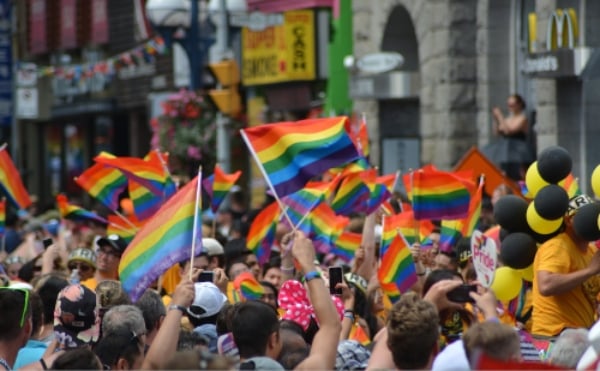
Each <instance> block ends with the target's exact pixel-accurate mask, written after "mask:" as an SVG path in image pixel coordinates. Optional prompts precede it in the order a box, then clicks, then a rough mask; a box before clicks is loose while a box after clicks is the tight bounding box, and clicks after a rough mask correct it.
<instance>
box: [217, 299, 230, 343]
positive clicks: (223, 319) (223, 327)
mask: <svg viewBox="0 0 600 371" xmlns="http://www.w3.org/2000/svg"><path fill="white" fill-rule="evenodd" d="M234 311H235V306H233V305H231V304H229V303H225V305H223V308H221V311H220V312H219V315H218V316H217V323H216V326H217V335H219V336H221V335H225V334H226V333H228V332H231V321H232V319H233V313H234Z"/></svg>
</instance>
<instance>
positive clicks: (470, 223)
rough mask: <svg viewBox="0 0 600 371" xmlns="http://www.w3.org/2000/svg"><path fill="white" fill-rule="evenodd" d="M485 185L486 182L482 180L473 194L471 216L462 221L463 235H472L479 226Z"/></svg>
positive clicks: (470, 207) (470, 206)
mask: <svg viewBox="0 0 600 371" xmlns="http://www.w3.org/2000/svg"><path fill="white" fill-rule="evenodd" d="M483 187H484V183H483V182H480V183H479V187H477V190H476V191H475V194H473V195H472V196H471V201H470V203H469V216H467V217H466V218H465V219H463V220H462V221H461V233H462V235H463V237H468V236H471V235H472V234H473V231H474V230H475V228H476V227H477V223H479V217H480V216H481V199H482V197H483Z"/></svg>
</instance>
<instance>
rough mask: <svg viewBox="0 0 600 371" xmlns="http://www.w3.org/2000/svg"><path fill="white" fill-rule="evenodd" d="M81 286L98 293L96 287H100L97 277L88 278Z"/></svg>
mask: <svg viewBox="0 0 600 371" xmlns="http://www.w3.org/2000/svg"><path fill="white" fill-rule="evenodd" d="M81 284H82V285H83V286H85V287H87V288H88V289H90V290H92V291H94V292H96V286H98V281H97V280H96V277H92V278H88V279H87V280H85V281H81Z"/></svg>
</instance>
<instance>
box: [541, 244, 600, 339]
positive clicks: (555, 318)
mask: <svg viewBox="0 0 600 371" xmlns="http://www.w3.org/2000/svg"><path fill="white" fill-rule="evenodd" d="M596 251H597V248H596V247H595V246H594V245H592V244H588V248H587V251H586V252H582V251H580V250H579V249H578V248H577V246H576V245H575V244H574V243H573V241H572V240H571V238H570V237H569V236H568V235H567V234H565V233H562V234H560V235H558V236H556V237H554V238H552V239H550V240H548V241H547V242H545V243H544V244H543V245H541V246H540V247H539V249H538V251H537V253H536V255H535V260H534V262H533V270H534V272H538V271H547V272H552V273H559V274H567V273H572V272H576V271H579V270H581V269H583V268H585V267H587V266H588V264H589V262H590V260H591V259H592V256H593V255H594V254H595V253H596ZM599 291H600V279H599V278H598V277H597V276H594V277H592V278H590V279H588V280H587V281H585V282H584V283H583V284H582V285H580V286H578V287H576V288H574V289H573V290H571V291H568V292H565V293H563V294H560V295H555V296H542V295H541V294H540V292H539V288H538V282H537V274H536V275H534V278H533V292H532V299H533V315H532V321H533V323H532V329H531V332H532V333H533V334H534V335H543V336H556V335H558V334H560V332H561V331H562V330H564V329H565V328H569V327H572V328H578V327H584V328H589V327H590V326H592V325H593V324H594V319H595V313H596V299H595V298H596V295H597V294H598V292H599Z"/></svg>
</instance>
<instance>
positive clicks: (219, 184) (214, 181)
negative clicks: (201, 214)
mask: <svg viewBox="0 0 600 371" xmlns="http://www.w3.org/2000/svg"><path fill="white" fill-rule="evenodd" d="M240 176H242V171H241V170H238V171H236V172H235V173H233V174H227V173H225V172H224V171H223V169H221V167H220V166H219V164H217V165H215V172H214V174H212V175H211V176H209V177H208V178H206V179H205V180H204V181H202V186H203V187H204V190H205V191H206V193H207V194H208V196H209V197H210V199H211V200H210V209H211V210H212V212H213V213H216V212H217V210H219V206H220V205H221V203H222V202H223V200H224V199H225V196H227V193H228V192H229V190H230V189H231V187H233V185H234V184H235V182H237V181H238V179H239V178H240Z"/></svg>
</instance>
